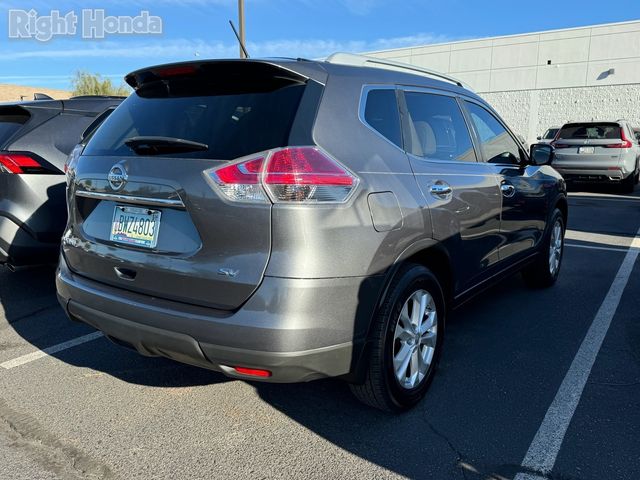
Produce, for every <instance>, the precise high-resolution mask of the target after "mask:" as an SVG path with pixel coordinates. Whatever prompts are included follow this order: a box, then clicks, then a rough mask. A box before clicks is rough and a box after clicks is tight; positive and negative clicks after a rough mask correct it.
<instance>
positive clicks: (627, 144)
mask: <svg viewBox="0 0 640 480" xmlns="http://www.w3.org/2000/svg"><path fill="white" fill-rule="evenodd" d="M620 139H621V140H622V142H620V143H610V144H609V145H603V147H605V148H631V147H632V145H633V144H632V143H631V141H630V140H629V139H628V138H627V136H626V135H625V134H624V128H620Z"/></svg>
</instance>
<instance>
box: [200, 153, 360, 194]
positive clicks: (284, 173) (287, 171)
mask: <svg viewBox="0 0 640 480" xmlns="http://www.w3.org/2000/svg"><path fill="white" fill-rule="evenodd" d="M205 175H206V176H207V177H208V178H210V179H211V180H213V182H214V183H215V185H216V186H217V187H218V188H219V189H220V190H221V191H222V193H223V194H224V195H225V196H226V197H227V198H229V199H230V200H233V201H241V202H243V201H244V202H246V201H250V202H266V201H268V199H271V201H272V202H274V203H278V202H297V203H341V202H344V201H346V200H347V198H348V197H349V195H350V194H351V192H352V191H353V190H354V189H355V187H356V186H357V183H358V178H357V177H356V176H354V175H353V174H351V173H350V172H349V171H347V169H346V168H344V167H343V166H342V165H341V164H340V163H338V162H337V161H336V160H334V159H333V158H331V157H330V156H329V155H328V154H326V153H325V152H323V151H322V150H320V149H319V148H318V147H287V148H282V149H277V150H273V151H269V152H265V153H264V154H260V156H259V157H255V156H254V157H253V158H249V159H247V160H239V161H237V162H235V163H232V164H230V165H225V166H222V167H220V168H214V169H212V170H207V171H206V172H205ZM267 194H268V195H269V197H268V198H267V196H266V195H267Z"/></svg>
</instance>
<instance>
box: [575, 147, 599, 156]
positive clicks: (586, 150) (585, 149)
mask: <svg viewBox="0 0 640 480" xmlns="http://www.w3.org/2000/svg"><path fill="white" fill-rule="evenodd" d="M595 151H596V150H595V148H594V147H580V148H578V153H587V154H589V153H594V152H595Z"/></svg>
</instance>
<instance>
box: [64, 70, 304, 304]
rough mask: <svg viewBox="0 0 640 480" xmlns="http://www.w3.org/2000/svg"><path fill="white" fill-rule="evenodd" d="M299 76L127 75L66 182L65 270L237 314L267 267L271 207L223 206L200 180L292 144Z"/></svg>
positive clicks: (300, 91) (272, 72) (256, 73)
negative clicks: (129, 90)
mask: <svg viewBox="0 0 640 480" xmlns="http://www.w3.org/2000/svg"><path fill="white" fill-rule="evenodd" d="M307 80H308V79H307V78H305V77H304V76H302V75H300V74H297V73H295V72H292V71H290V70H288V69H285V68H282V67H280V66H278V65H275V64H271V63H269V62H260V61H243V62H239V61H217V62H202V63H194V64H179V65H173V66H164V67H154V68H152V69H147V70H143V71H139V72H135V73H134V74H131V75H129V76H128V77H127V81H128V82H129V83H130V84H131V85H132V86H134V88H136V91H135V93H133V94H132V95H131V96H130V97H129V98H128V99H127V100H125V101H124V102H123V103H122V105H121V106H120V107H118V108H117V109H116V110H115V111H114V112H113V113H112V114H111V116H110V117H109V118H108V119H107V120H106V121H105V123H104V124H102V125H101V126H100V127H99V129H98V130H97V131H96V133H95V135H94V136H93V138H91V140H90V141H89V143H88V145H87V146H86V148H85V149H84V152H83V153H82V156H81V157H80V159H79V160H78V162H77V164H76V165H75V167H74V169H73V170H72V171H70V172H69V174H68V175H69V177H70V179H72V180H71V186H70V189H69V195H70V196H69V203H70V205H71V209H70V221H69V225H68V228H67V231H66V232H65V235H64V238H63V251H64V255H65V258H66V260H67V263H68V266H69V268H71V270H73V271H75V272H76V273H79V274H81V275H83V276H86V277H88V278H91V279H93V280H97V281H100V282H104V283H108V284H112V285H116V286H119V287H121V288H125V289H129V290H131V291H135V292H140V293H145V294H149V295H153V296H156V297H162V298H167V299H171V300H176V301H181V302H186V303H192V304H197V305H204V306H209V307H213V308H217V309H221V310H233V309H235V308H238V307H239V306H240V305H241V304H242V303H243V302H244V301H246V299H247V298H249V296H250V295H251V294H252V293H253V291H254V290H255V289H256V288H257V286H258V285H259V284H260V282H261V280H262V276H263V273H264V270H265V268H266V265H267V262H268V260H269V255H270V249H271V203H270V202H264V203H251V202H241V201H240V202H230V201H229V200H228V199H223V198H222V197H223V196H222V195H220V194H219V193H216V190H215V189H214V188H213V187H212V185H211V184H210V183H209V182H208V181H207V179H206V175H205V174H203V172H204V171H205V170H208V169H211V168H214V167H216V166H220V165H225V164H227V163H229V162H230V161H232V160H234V159H237V158H240V157H245V156H247V155H250V154H253V153H256V152H261V151H265V150H268V149H273V148H278V147H284V146H286V145H289V144H290V142H291V138H290V137H291V135H292V130H293V129H294V125H296V122H297V120H296V119H297V116H298V111H299V109H300V104H301V99H303V97H304V94H305V90H306V89H307ZM307 116H308V115H307ZM132 226H133V227H132Z"/></svg>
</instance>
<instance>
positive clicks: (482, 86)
mask: <svg viewBox="0 0 640 480" xmlns="http://www.w3.org/2000/svg"><path fill="white" fill-rule="evenodd" d="M369 55H372V56H376V57H382V58H387V59H390V60H396V61H400V62H405V63H410V64H413V65H416V66H422V67H429V68H432V69H435V70H439V71H442V72H445V73H449V74H451V75H453V76H455V77H457V78H459V79H460V80H462V81H464V82H465V83H467V84H468V85H470V86H471V87H472V88H473V89H474V90H475V91H476V92H477V93H478V94H479V95H481V96H482V97H484V98H485V99H486V100H487V101H488V102H489V103H490V104H491V105H492V106H493V107H494V108H495V109H496V110H498V112H499V113H500V114H501V115H502V116H503V117H504V119H505V120H506V121H507V123H508V124H509V125H510V126H511V127H512V128H513V129H514V130H516V131H517V132H518V133H520V134H522V135H523V136H524V137H525V138H526V139H527V140H529V141H533V140H535V138H536V136H538V135H540V134H541V133H543V132H544V131H545V130H546V129H547V128H548V127H550V126H554V125H562V124H563V123H566V122H568V121H579V120H594V119H596V120H616V119H619V118H625V119H627V120H630V121H631V122H632V123H634V124H636V125H639V126H640V21H632V22H623V23H611V24H604V25H596V26H591V27H580V28H571V29H565V30H553V31H547V32H538V33H526V34H522V35H510V36H504V37H493V38H484V39H478V40H466V41H460V42H451V43H443V44H437V45H425V46H416V47H409V48H401V49H395V50H386V51H381V52H373V53H369Z"/></svg>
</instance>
